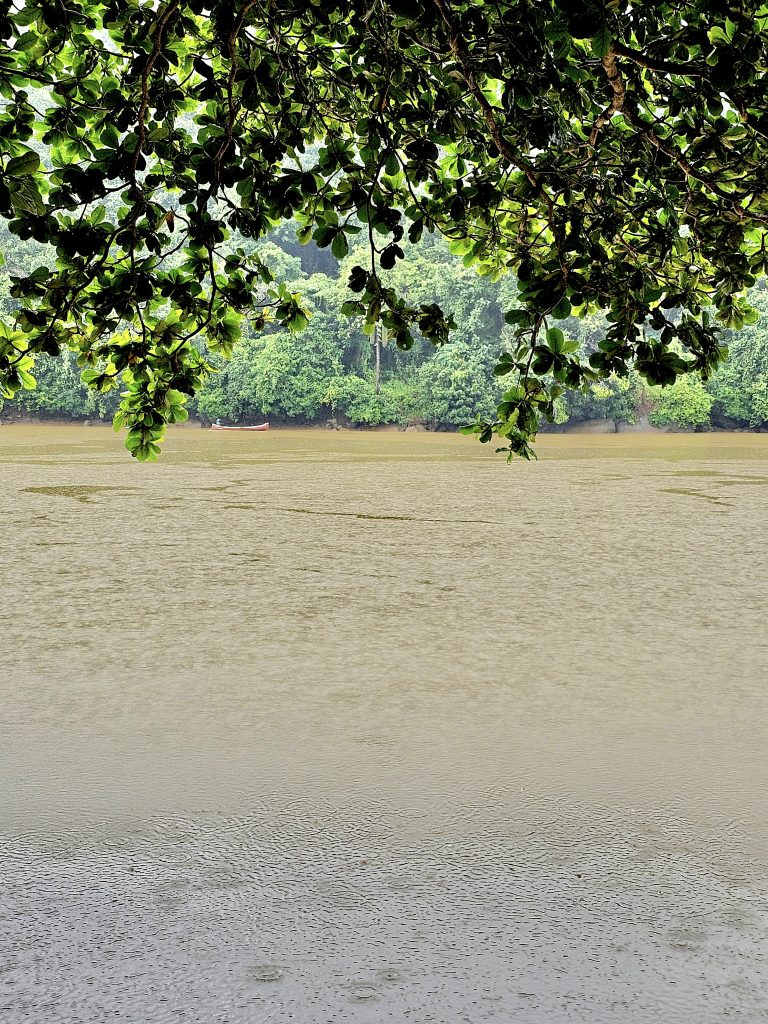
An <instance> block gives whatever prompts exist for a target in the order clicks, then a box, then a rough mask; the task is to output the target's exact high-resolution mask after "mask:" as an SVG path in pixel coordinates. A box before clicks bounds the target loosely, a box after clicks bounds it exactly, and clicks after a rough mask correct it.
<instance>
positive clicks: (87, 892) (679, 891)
mask: <svg viewBox="0 0 768 1024" xmlns="http://www.w3.org/2000/svg"><path fill="white" fill-rule="evenodd" d="M539 455H540V461H539V462H538V463H536V464H532V465H528V464H523V463H517V464H513V465H511V466H507V465H506V464H505V463H504V461H503V459H502V458H501V457H500V456H495V455H494V454H493V452H492V451H488V450H487V449H485V448H481V447H480V446H478V445H477V444H476V443H475V442H474V441H473V440H471V439H466V438H459V437H456V436H448V435H432V434H416V435H414V434H410V433H409V434H400V433H353V432H339V433H336V432H328V433H323V432H313V431H292V430H274V431H272V432H270V433H269V434H257V435H247V434H242V435H237V434H233V435H223V436H222V435H219V434H211V433H209V432H204V431H201V430H191V429H190V430H177V431H175V432H173V433H172V434H171V435H170V437H169V440H168V441H167V443H166V445H165V454H164V456H163V459H162V461H161V462H160V463H159V464H158V465H149V466H139V465H137V464H136V463H135V462H133V461H132V460H131V459H130V458H129V456H128V455H127V453H126V452H125V451H124V450H123V448H122V439H121V438H118V437H116V436H115V435H114V434H113V433H112V432H111V431H110V430H107V429H104V428H54V427H45V426H30V427H22V426H3V427H1V428H0V472H2V480H3V488H2V492H0V529H1V532H0V537H1V538H2V539H1V541H0V544H1V545H2V564H3V571H2V576H1V578H0V597H1V598H2V603H1V605H0V607H2V616H3V620H2V645H3V647H2V661H1V663H0V1020H2V1021H3V1022H4V1024H19V1022H22V1021H24V1022H34V1024H38V1022H40V1024H101V1022H107V1021H110V1022H111V1021H114V1020H120V1021H123V1022H131V1024H165V1022H177V1021H187V1022H194V1024H214V1022H229V1024H267V1022H269V1024H324V1022H328V1024H331V1022H333V1024H335V1022H353V1024H374V1022H376V1024H378V1022H388V1021H396V1022H399V1024H462V1022H470V1024H481V1022H486V1021H491V1022H497V1024H513V1022H515V1024H565V1022H576V1024H678V1022H679V1024H714V1022H720V1021H734V1020H735V1021H740V1022H743V1024H753V1022H759V1021H766V1020H768V968H767V967H766V953H767V952H768V875H767V874H766V868H767V867H768V815H767V813H766V812H767V810H768V799H767V797H766V792H767V789H766V777H767V774H768V773H767V772H766V766H767V760H768V756H767V754H766V740H767V739H768V714H767V711H768V708H767V707H766V704H767V701H766V677H767V674H768V672H767V670H768V642H767V641H766V632H765V613H766V596H767V593H766V550H765V538H766V526H767V525H768V511H767V509H768V504H767V503H768V437H766V436H765V435H763V436H755V435H746V434H741V435H725V434H717V435H655V436H648V437H644V436H632V435H618V436H610V437H588V436H583V437H576V436H568V437H552V438H543V439H542V440H541V442H540V444H539Z"/></svg>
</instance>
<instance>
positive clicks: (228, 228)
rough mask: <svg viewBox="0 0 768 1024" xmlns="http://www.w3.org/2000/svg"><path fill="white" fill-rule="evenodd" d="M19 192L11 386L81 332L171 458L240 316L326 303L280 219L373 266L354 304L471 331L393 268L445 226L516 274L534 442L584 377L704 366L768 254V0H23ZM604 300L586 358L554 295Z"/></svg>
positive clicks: (377, 319)
mask: <svg viewBox="0 0 768 1024" xmlns="http://www.w3.org/2000/svg"><path fill="white" fill-rule="evenodd" d="M0 26H1V28H0V35H2V37H3V39H4V40H5V41H6V47H5V49H4V50H3V52H2V53H0V94H1V95H2V97H3V98H4V104H3V107H2V110H1V111H0V166H1V167H2V171H1V172H0V213H1V214H2V215H3V216H4V217H5V218H6V219H9V220H10V229H11V231H13V232H14V233H15V234H17V235H18V236H19V237H20V238H21V239H24V240H35V241H36V242H38V243H40V246H41V249H40V252H41V258H40V265H39V266H38V267H36V268H35V269H34V270H32V272H31V273H21V274H18V275H16V276H15V279H14V284H13V288H12V295H13V296H14V298H15V299H16V300H17V301H18V303H19V307H20V308H19V309H18V313H17V319H16V323H15V324H13V325H9V324H4V325H0V383H2V388H3V393H4V394H5V395H6V397H9V396H12V395H13V394H14V393H15V392H16V391H17V390H18V389H19V388H22V387H32V386H34V376H33V368H34V360H35V357H36V355H38V354H40V353H46V354H49V355H55V354H58V353H59V352H61V351H62V350H63V349H73V350H75V351H76V352H77V354H78V362H79V364H80V366H81V367H82V370H83V378H84V380H85V381H86V383H88V384H89V385H90V386H92V387H93V388H95V389H96V390H97V391H108V390H110V389H111V388H113V387H117V386H119V387H121V388H122V389H123V393H122V401H121V406H120V411H119V412H118V414H117V417H116V423H117V425H118V426H119V425H120V424H121V423H123V422H124V423H125V425H126V426H127V427H128V435H127V440H126V444H127V446H128V448H129V450H130V451H131V452H132V453H133V454H134V455H135V456H137V457H138V458H141V459H147V458H149V459H152V458H156V457H157V454H158V451H159V449H158V442H159V441H160V439H161V438H162V435H163V431H164V429H165V425H166V424H167V423H169V422H170V423H172V422H177V421H178V420H180V419H183V418H185V416H186V409H185V403H186V399H187V396H189V395H192V394H194V393H195V392H196V391H197V390H198V389H199V388H200V386H201V384H202V382H203V381H204V379H205V377H206V375H207V374H208V373H209V371H210V354H211V353H224V354H226V353H228V352H230V351H231V349H232V346H233V345H234V344H235V343H236V341H237V339H238V337H239V334H240V323H241V318H242V317H246V318H247V319H248V322H249V323H250V325H251V326H252V327H254V328H256V329H259V328H261V327H263V326H265V325H266V324H268V323H270V322H277V323H279V324H282V325H285V327H286V328H288V329H290V330H292V331H298V330H301V328H302V327H304V326H305V325H306V322H307V311H306V310H305V309H304V308H303V306H302V300H301V296H300V295H299V294H298V293H296V292H292V291H291V290H290V289H289V288H288V287H287V286H286V284H285V282H284V281H281V280H280V279H279V276H278V277H277V278H276V277H275V275H273V273H272V270H271V269H270V267H269V265H268V263H267V261H266V260H265V259H264V258H263V256H262V255H261V254H260V252H259V250H258V249H257V248H256V247H255V246H254V240H255V239H259V238H261V237H263V236H264V235H266V234H267V233H268V232H270V231H272V230H273V229H274V228H275V227H276V226H277V225H278V224H280V223H281V222H284V221H293V222H295V223H296V225H297V227H298V236H299V239H300V240H303V241H306V240H308V239H310V238H312V239H314V240H315V241H316V242H317V243H318V245H320V246H327V247H330V249H331V250H332V252H333V253H334V255H335V256H336V257H338V258H343V257H344V256H345V255H346V254H347V251H348V249H349V245H350V239H351V238H352V236H354V235H361V236H362V237H363V238H364V239H366V240H367V243H368V244H367V254H366V259H365V260H364V261H362V262H361V263H360V264H356V265H354V266H353V268H352V269H351V272H350V274H349V279H348V282H347V283H348V288H349V292H350V294H349V298H348V299H347V300H346V301H345V302H344V304H343V310H344V312H345V313H347V314H348V315H349V316H351V317H356V318H360V319H361V320H362V322H363V324H364V330H365V331H366V332H368V333H371V334H372V333H373V331H374V330H375V327H376V324H377V323H380V324H381V326H382V328H383V330H384V332H385V335H386V337H387V338H388V339H389V340H391V341H392V342H393V343H395V344H397V345H398V346H400V347H402V348H408V347H409V346H411V345H412V344H413V342H414V337H415V334H420V335H421V336H423V337H425V338H426V339H428V340H429V341H431V342H432V343H434V344H435V345H442V344H444V343H445V342H446V341H447V340H448V338H449V334H450V330H451V328H452V326H453V324H452V321H451V319H450V317H447V316H446V315H445V314H444V313H443V311H442V310H441V308H440V307H439V306H438V305H437V304H434V303H425V304H421V305H415V304H411V303H410V302H409V301H407V299H406V298H404V297H403V296H401V295H399V294H398V293H397V291H396V289H395V288H394V287H392V285H391V284H390V283H389V279H388V271H389V270H390V269H391V268H392V267H393V266H394V265H395V264H396V263H397V261H398V260H400V259H402V258H403V256H404V252H405V250H404V248H403V245H402V244H401V243H402V242H403V240H404V239H406V238H407V239H408V241H409V242H410V243H412V244H418V242H419V240H420V239H421V238H422V236H423V234H424V232H432V231H438V232H441V233H442V234H444V235H445V236H446V237H447V238H449V239H450V240H451V248H452V251H453V252H454V253H456V254H458V255H460V256H462V257H463V259H464V261H465V263H466V264H467V266H470V265H475V266H476V268H477V270H478V272H479V273H481V274H486V275H490V276H492V277H498V276H500V275H502V274H504V273H507V272H510V271H511V272H513V273H514V274H516V275H517V277H518V280H519V295H518V303H517V305H516V307H515V308H513V309H510V310H509V311H508V312H507V322H508V324H511V325H513V326H514V327H515V339H514V341H513V343H512V344H510V345H508V347H507V350H506V351H504V352H503V353H501V356H500V359H499V364H498V366H497V368H496V372H497V374H498V375H499V376H505V375H507V374H509V378H508V379H509V380H510V381H511V384H510V387H509V388H508V390H507V391H506V392H505V393H504V397H503V400H502V401H501V403H500V405H499V406H498V409H497V414H496V416H495V417H494V418H493V419H491V420H484V421H480V422H478V423H477V424H476V425H475V426H474V427H473V428H472V429H473V430H475V431H477V432H478V433H479V434H480V436H481V440H490V439H491V438H492V436H493V435H494V434H497V435H499V436H500V437H501V438H503V442H504V444H505V445H506V446H507V447H508V448H509V450H510V452H511V453H517V454H521V455H529V454H530V441H531V439H532V437H533V436H534V435H535V433H536V429H537V426H538V424H539V421H540V417H541V416H542V415H543V416H545V417H546V416H552V415H553V414H554V403H555V402H556V400H557V399H558V397H559V396H560V395H561V394H562V390H563V389H564V388H579V387H584V386H587V385H589V384H590V383H592V382H593V381H594V380H595V379H597V378H598V377H601V376H608V375H610V374H618V375H619V376H626V375H627V374H628V373H629V372H630V370H631V369H633V368H634V369H635V370H636V371H637V372H638V373H639V374H640V375H641V376H642V377H644V378H645V379H646V380H647V381H648V382H649V383H650V384H652V385H656V384H661V385H664V384H668V383H672V382H674V381H675V379H676V378H677V377H678V376H680V375H682V374H684V373H686V372H689V371H696V372H698V373H699V374H701V375H702V376H703V377H706V376H707V375H708V374H709V373H710V372H711V370H712V369H713V367H714V366H715V365H716V364H717V363H718V362H719V361H721V360H722V359H723V358H724V356H725V349H724V347H723V345H722V343H721V339H720V336H719V326H718V325H719V324H723V325H725V326H728V327H736V328H738V327H739V326H742V325H743V324H744V323H749V322H750V321H751V320H752V319H753V318H754V316H755V314H754V312H753V311H752V310H751V309H750V307H749V305H748V304H747V302H746V300H745V299H744V297H743V294H744V291H745V289H747V288H748V287H750V286H751V285H753V284H754V283H755V280H756V278H757V277H758V276H759V275H761V274H763V273H765V271H766V269H768V253H767V252H766V248H765V240H766V230H765V229H766V225H768V188H767V187H766V186H767V185H768V160H767V159H766V158H767V157H768V146H766V138H767V137H768V90H767V89H766V78H765V70H766V64H767V63H768V4H760V3H757V2H749V0H744V2H741V3H738V2H727V0H697V2H688V3H684V2H655V0H654V2H652V3H651V2H648V3H645V2H642V0H640V2H633V3H632V4H629V3H624V2H621V0H609V2H600V0H586V2H576V0H541V2H535V3H534V2H532V0H493V2H491V0H473V2H462V0H409V2H407V3H405V2H401V0H344V2H338V0H314V2H311V3H306V4H297V3H294V2H292V0H235V2H232V0H222V2H218V3H217V2H212V0H207V2H203V0H189V2H182V0H166V2H162V0H161V2H160V3H156V2H148V3H142V2H140V0H112V2H74V0H69V2H64V0H25V3H24V4H23V5H22V4H19V5H14V4H11V3H4V4H3V5H2V8H0ZM597 310H602V311H604V312H605V314H606V316H607V321H606V322H607V328H606V331H605V335H604V337H603V338H602V340H601V341H600V344H599V348H598V350H597V351H596V352H593V353H592V354H591V356H589V358H588V359H585V358H584V357H582V356H581V355H580V354H579V350H578V343H577V342H576V341H575V340H574V339H571V338H569V337H567V336H566V335H565V333H564V332H563V330H562V329H561V328H560V327H558V326H557V323H556V321H558V320H564V319H565V318H567V317H568V316H569V315H571V314H572V313H574V312H575V313H576V314H581V313H584V314H586V313H589V312H594V311H597Z"/></svg>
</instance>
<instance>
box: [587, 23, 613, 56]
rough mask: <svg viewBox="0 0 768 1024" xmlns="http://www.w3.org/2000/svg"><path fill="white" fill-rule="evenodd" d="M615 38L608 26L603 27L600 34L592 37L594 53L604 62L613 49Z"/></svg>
mask: <svg viewBox="0 0 768 1024" xmlns="http://www.w3.org/2000/svg"><path fill="white" fill-rule="evenodd" d="M612 42H613V37H612V35H611V30H610V29H609V28H608V26H607V25H603V26H602V27H601V28H600V29H599V30H598V32H597V33H596V34H595V35H594V36H592V53H593V54H594V55H595V57H598V58H599V59H601V60H602V58H603V57H605V56H606V54H607V53H608V51H609V50H610V48H611V43H612Z"/></svg>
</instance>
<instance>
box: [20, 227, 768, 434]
mask: <svg viewBox="0 0 768 1024" xmlns="http://www.w3.org/2000/svg"><path fill="white" fill-rule="evenodd" d="M0 248H2V251H3V255H4V259H5V264H4V266H3V268H2V270H0V306H1V308H2V317H3V320H4V321H5V322H6V323H10V322H11V321H12V319H13V316H14V307H15V302H14V300H13V299H12V298H10V296H9V290H10V277H11V275H12V274H18V273H22V272H23V273H29V272H31V271H32V270H33V269H34V267H35V266H37V265H39V264H40V263H41V262H43V263H44V262H46V259H45V251H44V250H43V249H42V248H41V247H40V246H37V245H34V244H30V243H24V242H21V241H20V240H19V239H18V238H16V237H14V236H12V235H9V234H7V233H5V232H4V233H3V234H2V235H1V236H0ZM258 248H259V250H260V252H261V255H262V256H263V258H264V260H265V262H266V263H267V264H268V265H269V266H270V268H271V269H272V271H273V273H274V274H275V276H276V277H277V278H278V279H280V280H285V281H286V282H287V283H288V285H289V287H290V288H291V289H292V290H297V291H300V292H301V293H302V295H303V296H304V298H305V299H306V300H307V306H308V308H309V310H310V311H311V314H312V315H311V318H310V320H309V323H308V325H307V327H306V328H305V330H303V331H302V332H300V333H291V332H289V331H287V330H285V328H283V327H281V326H270V325H267V326H266V327H265V328H263V329H257V328H256V327H254V326H252V325H249V324H248V323H246V324H245V329H244V334H243V340H242V341H241V342H240V344H239V345H238V346H237V348H236V349H235V352H234V355H233V357H232V358H231V360H228V361H227V360H224V359H222V358H220V357H215V356H214V357H212V358H213V361H214V363H215V364H216V365H217V367H218V372H217V373H216V374H214V375H212V376H211V378H210V379H209V381H208V383H207V385H206V387H205V388H204V389H203V391H202V392H201V393H200V394H199V395H198V396H197V397H196V399H195V400H194V401H193V402H192V403H191V408H190V411H191V413H192V415H197V416H199V417H200V418H201V419H203V421H206V420H208V419H215V418H217V417H220V418H221V419H222V420H224V421H225V422H231V423H237V422H252V421H257V420H261V419H266V418H269V419H270V420H272V421H273V422H278V423H301V424H306V423H322V422H324V421H326V420H329V419H335V420H337V422H338V423H340V424H348V425H351V426H363V427H365V426H376V425H380V424H388V423H389V424H398V425H401V426H406V425H408V424H415V423H418V424H424V425H426V426H428V427H431V428H434V429H456V428H458V427H460V426H462V425H465V424H467V423H469V422H471V421H472V420H473V419H474V418H475V416H476V415H477V414H479V415H480V416H483V417H492V416H493V412H494V409H495V406H496V404H497V403H498V401H499V398H500V395H501V392H502V390H503V385H504V381H503V379H502V380H499V379H498V378H496V377H494V373H493V368H494V366H495V365H496V363H497V361H498V357H499V354H500V352H502V351H504V350H505V348H508V347H509V345H510V344H511V342H512V337H513V328H512V327H509V326H508V325H506V324H505V322H504V311H505V310H508V309H510V308H511V307H512V306H513V305H514V304H515V283H514V280H513V279H512V278H509V277H507V278H503V279H502V280H501V281H497V282H494V281H492V280H491V279H490V278H489V277H481V276H478V274H477V272H476V270H475V269H474V268H473V267H466V266H464V261H463V260H462V259H461V257H460V256H458V255H455V254H453V253H451V251H450V248H449V245H448V243H447V242H446V241H445V240H444V239H443V238H442V237H440V236H437V235H435V236H432V237H431V238H429V239H428V240H426V244H425V242H424V241H422V244H421V245H420V246H419V247H418V248H416V247H411V249H410V251H407V252H406V258H405V259H404V260H402V261H400V262H399V263H398V264H397V266H396V267H395V268H393V269H392V270H390V271H389V273H388V278H389V281H390V282H391V284H392V286H393V287H395V288H397V290H398V292H399V293H400V294H402V295H404V296H405V297H406V298H407V299H408V301H411V302H413V303H419V304H420V303H439V304H440V306H441V307H442V308H443V309H445V310H446V312H448V313H450V314H452V315H453V318H454V320H455V322H456V328H455V329H454V331H453V332H452V335H451V341H450V342H449V344H447V345H444V346H442V347H440V348H437V349H435V347H434V346H433V345H432V344H431V343H430V342H428V341H426V340H425V339H422V338H418V339H417V343H416V345H415V346H414V347H413V348H412V349H410V350H409V351H402V350H400V349H398V348H397V347H396V346H394V345H391V344H390V345H386V344H384V345H381V347H380V353H379V355H380V358H379V364H380V369H379V372H378V373H377V356H376V347H377V344H376V336H375V334H374V335H373V336H371V335H369V334H366V333H364V331H363V325H362V323H361V322H360V320H357V319H355V317H349V316H347V315H344V314H343V313H342V312H341V311H340V310H341V307H342V305H343V304H344V302H345V301H346V300H348V299H349V297H350V295H349V291H348V289H347V287H346V284H345V282H346V280H347V278H348V275H349V270H350V268H351V267H352V266H353V265H354V264H355V262H359V261H360V260H361V253H359V252H357V251H356V249H355V248H354V246H353V247H352V248H351V249H350V250H349V251H348V252H347V253H344V254H343V255H341V258H337V256H335V255H333V254H332V252H331V251H330V250H328V249H320V248H318V247H317V245H316V244H315V243H314V242H313V241H310V242H309V244H307V245H301V244H299V242H298V241H297V239H296V236H295V230H294V228H293V226H292V225H284V226H283V227H282V228H280V229H279V230H278V231H277V232H274V233H272V234H271V235H270V236H269V238H268V240H266V241H263V242H261V243H259V245H258ZM750 299H751V301H752V303H753V304H754V305H755V306H756V308H757V309H758V310H759V312H760V314H761V315H760V319H759V320H758V321H757V322H756V323H755V324H753V325H751V326H746V327H744V328H743V329H742V330H741V331H739V332H736V331H725V332H724V340H725V341H726V343H727V345H728V347H729V350H730V357H729V360H728V362H727V363H726V364H725V365H724V366H722V367H721V368H720V369H719V370H718V371H717V372H716V373H715V375H714V377H713V378H712V379H711V380H710V381H709V382H708V383H706V384H704V383H702V382H701V381H700V380H699V379H698V377H696V376H695V375H688V376H684V377H682V378H680V379H678V380H677V381H676V382H675V383H674V384H673V385H671V386H669V387H667V388H664V389H662V388H658V387H655V388H653V387H649V386H648V385H647V384H646V383H645V382H643V381H642V380H641V379H640V377H639V376H637V375H636V374H634V373H632V374H630V376H629V377H628V378H626V379H618V378H617V379H609V380H607V381H600V382H597V383H594V384H592V385H591V386H590V387H589V389H588V391H587V392H586V393H581V392H578V391H577V392H572V393H566V395H564V396H563V397H562V398H561V399H560V405H559V408H558V416H557V419H558V422H559V424H560V425H561V426H563V425H567V424H575V423H578V422H583V421H589V420H597V419H600V420H613V421H615V423H616V424H632V423H638V422H641V423H644V422H646V421H647V422H650V424H651V425H655V426H659V427H671V428H687V429H709V428H712V427H731V428H750V429H763V428H764V427H765V426H766V425H768V289H766V288H765V286H764V285H758V286H757V287H756V288H755V289H753V291H752V293H751V296H750ZM561 326H562V328H563V330H564V331H565V333H566V335H568V336H569V337H573V338H578V339H579V343H580V346H581V349H582V352H583V354H588V353H589V352H591V351H594V350H595V349H596V348H597V345H598V343H599V341H600V340H601V338H602V337H603V336H604V334H605V331H606V329H607V324H606V322H605V321H604V320H603V319H602V318H601V317H600V316H592V317H587V318H585V319H577V318H574V317H569V318H568V319H566V320H564V321H562V322H561ZM35 375H36V378H37V382H38V386H37V388H36V389H35V390H33V391H22V392H19V394H18V395H17V397H16V398H15V399H14V401H13V402H6V404H5V406H4V408H3V407H0V417H3V418H13V417H16V416H33V417H41V418H46V417H57V418H59V417H71V418H73V419H84V418H89V419H111V418H112V416H113V415H114V413H115V411H116V409H117V405H118V402H119V391H110V392H108V393H107V394H99V393H98V392H94V391H93V390H92V389H90V388H87V387H86V386H85V385H84V384H83V383H82V381H81V378H80V370H79V368H78V366H77V365H76V362H75V355H74V353H66V354H64V355H63V356H60V357H57V358H51V357H46V356H41V357H39V358H38V360H37V364H36V370H35ZM1 401H2V400H1V399H0V402H1Z"/></svg>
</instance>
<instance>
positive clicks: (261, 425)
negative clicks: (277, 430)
mask: <svg viewBox="0 0 768 1024" xmlns="http://www.w3.org/2000/svg"><path fill="white" fill-rule="evenodd" d="M211 430H269V424H268V423H259V424H258V426H255V427H224V426H222V425H221V424H220V423H212V424H211Z"/></svg>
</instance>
